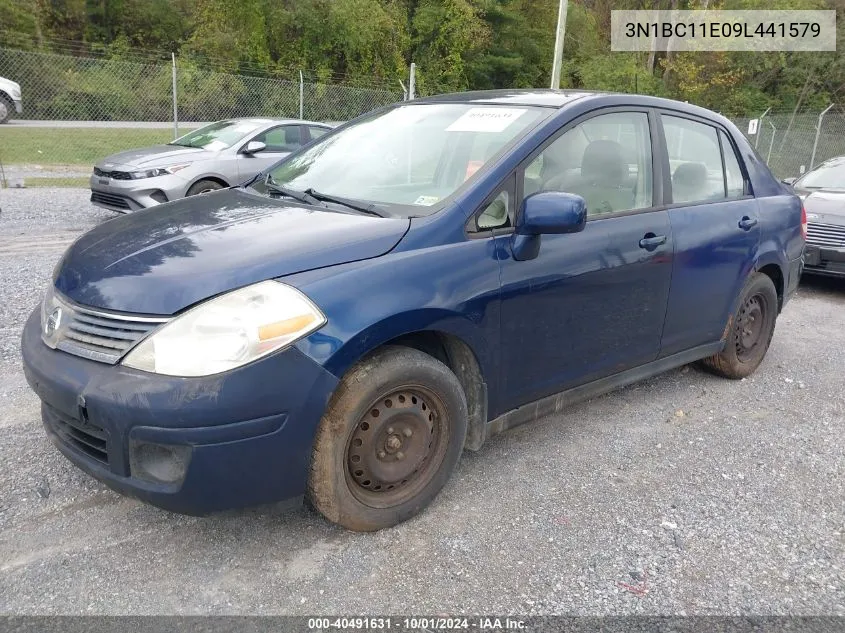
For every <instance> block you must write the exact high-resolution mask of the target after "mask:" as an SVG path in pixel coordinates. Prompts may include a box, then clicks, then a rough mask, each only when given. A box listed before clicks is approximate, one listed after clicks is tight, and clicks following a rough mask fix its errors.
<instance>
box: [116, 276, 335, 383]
mask: <svg viewBox="0 0 845 633" xmlns="http://www.w3.org/2000/svg"><path fill="white" fill-rule="evenodd" d="M325 323H326V317H325V316H324V315H323V313H322V312H320V309H319V308H317V306H315V305H314V304H313V303H311V301H310V300H309V299H308V297H306V296H305V295H304V294H302V293H301V292H299V291H298V290H297V289H295V288H292V287H291V286H286V285H285V284H282V283H279V282H276V281H262V282H261V283H257V284H255V285H252V286H247V287H246V288H241V289H239V290H234V291H232V292H229V293H227V294H224V295H220V296H219V297H216V298H214V299H211V300H209V301H206V302H204V303H201V304H200V305H198V306H197V307H195V308H192V309H190V310H188V311H187V312H186V313H185V314H182V315H180V316H178V317H176V318H175V319H173V320H172V321H170V322H168V323H167V324H166V325H164V326H162V327H161V329H159V330H157V331H156V332H154V333H153V334H152V335H151V336H150V337H148V338H147V339H145V340H144V341H143V342H142V343H141V344H140V345H138V346H137V347H136V348H135V349H133V350H132V351H131V352H129V354H128V355H127V356H126V358H125V359H124V360H123V364H124V365H126V366H127V367H133V368H134V369H142V370H144V371H149V372H153V373H156V374H166V375H169V376H208V375H210V374H217V373H220V372H223V371H227V370H229V369H234V368H235V367H240V366H241V365H245V364H246V363H249V362H252V361H254V360H255V359H257V358H261V357H262V356H266V355H267V354H269V353H271V352H274V351H276V350H278V349H281V348H283V347H287V346H288V345H291V344H292V343H294V342H295V341H297V340H299V339H301V338H302V337H304V336H308V335H309V334H311V333H312V332H314V331H315V330H318V329H320V328H321V327H323V325H325Z"/></svg>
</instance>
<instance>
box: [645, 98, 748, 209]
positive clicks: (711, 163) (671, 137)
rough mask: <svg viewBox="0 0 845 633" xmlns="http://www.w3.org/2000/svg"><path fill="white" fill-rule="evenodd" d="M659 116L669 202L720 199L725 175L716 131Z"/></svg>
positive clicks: (672, 117)
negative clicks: (668, 174) (669, 180)
mask: <svg viewBox="0 0 845 633" xmlns="http://www.w3.org/2000/svg"><path fill="white" fill-rule="evenodd" d="M661 117H662V119H663V130H664V132H665V134H666V149H667V150H668V152H669V168H670V170H671V172H672V201H673V202H676V203H677V202H707V201H711V200H724V198H725V173H724V170H723V168H722V151H721V148H720V146H719V136H718V131H717V130H716V128H715V127H713V126H711V125H706V124H704V123H699V122H697V121H690V120H689V119H682V118H680V117H674V116H668V115H665V114H664V115H661ZM734 162H736V157H734ZM737 170H738V166H737Z"/></svg>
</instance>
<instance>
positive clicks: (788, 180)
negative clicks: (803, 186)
mask: <svg viewBox="0 0 845 633" xmlns="http://www.w3.org/2000/svg"><path fill="white" fill-rule="evenodd" d="M796 180H798V179H797V178H784V179H783V180H781V182H782V183H783V184H785V185H789V186H790V187H791V186H792V185H794V184H795V181H796Z"/></svg>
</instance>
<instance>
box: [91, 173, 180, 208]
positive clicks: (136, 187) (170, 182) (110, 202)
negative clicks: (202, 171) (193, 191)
mask: <svg viewBox="0 0 845 633" xmlns="http://www.w3.org/2000/svg"><path fill="white" fill-rule="evenodd" d="M89 185H90V187H91V202H92V203H93V204H95V205H97V206H98V207H103V208H104V209H110V210H111V211H119V212H121V213H131V212H132V211H140V210H141V209H146V208H148V207H154V206H156V205H158V204H163V203H165V202H170V201H171V200H178V199H179V198H184V197H185V194H186V193H187V190H188V185H189V182H188V181H186V180H184V179H183V178H181V177H179V176H177V175H175V174H171V175H167V176H156V177H155V178H141V179H139V180H115V179H114V178H106V177H103V176H97V175H96V174H91V179H90V180H89Z"/></svg>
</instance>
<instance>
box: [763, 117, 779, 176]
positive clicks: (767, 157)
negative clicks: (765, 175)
mask: <svg viewBox="0 0 845 633" xmlns="http://www.w3.org/2000/svg"><path fill="white" fill-rule="evenodd" d="M766 123H768V124H769V125H771V126H772V140H771V141H769V153H768V154H766V164H767V165H769V168H770V169H771V164H772V146H773V145H774V144H775V134H777V131H778V129H777V128H776V127H775V124H774V123H772V122H771V121H766Z"/></svg>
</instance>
